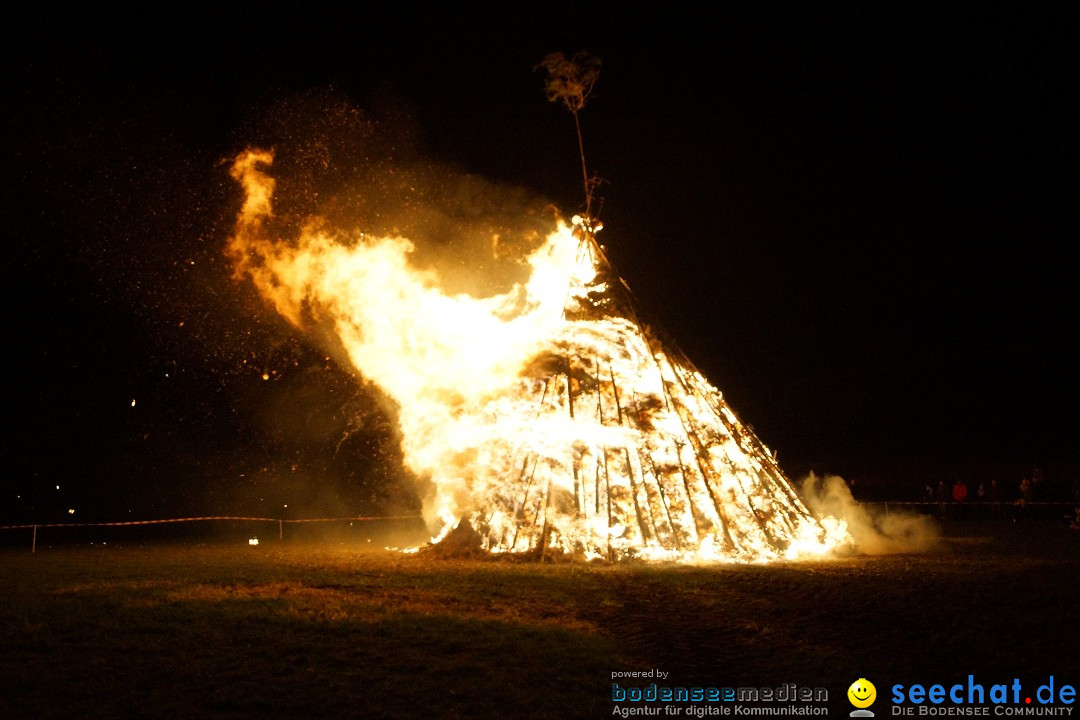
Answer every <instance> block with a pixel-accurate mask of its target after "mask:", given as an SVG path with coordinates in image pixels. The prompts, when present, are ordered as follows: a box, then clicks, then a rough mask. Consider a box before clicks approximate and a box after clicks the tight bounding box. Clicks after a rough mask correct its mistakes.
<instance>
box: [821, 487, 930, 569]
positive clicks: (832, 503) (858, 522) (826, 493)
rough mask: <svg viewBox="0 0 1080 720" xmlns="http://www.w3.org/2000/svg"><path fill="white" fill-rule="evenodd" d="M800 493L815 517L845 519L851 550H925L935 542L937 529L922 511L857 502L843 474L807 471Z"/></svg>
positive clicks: (885, 552) (870, 552)
mask: <svg viewBox="0 0 1080 720" xmlns="http://www.w3.org/2000/svg"><path fill="white" fill-rule="evenodd" d="M801 489H802V495H803V499H805V500H806V504H807V506H808V507H809V508H810V510H811V511H812V512H813V513H814V514H815V515H817V516H818V517H826V516H833V517H836V518H840V519H843V520H845V521H847V526H848V532H850V533H851V537H852V540H853V543H854V545H855V550H856V551H857V552H861V553H865V554H867V555H888V554H897V553H918V552H927V551H929V550H931V549H933V548H934V546H935V545H937V543H938V541H939V539H940V530H939V528H938V526H937V524H936V523H934V521H933V520H932V519H930V518H928V517H926V516H924V515H917V514H913V513H908V512H903V511H901V512H897V511H896V510H889V511H888V512H885V511H884V510H879V509H878V508H876V507H875V508H871V507H868V506H866V505H860V504H859V503H858V502H856V501H855V498H854V497H852V495H851V490H850V489H849V488H848V485H847V483H846V482H845V481H844V479H843V478H841V477H839V476H837V475H826V476H824V477H821V478H819V477H818V476H817V475H815V474H814V473H810V474H809V475H808V476H807V477H805V478H804V479H803V481H802V487H801Z"/></svg>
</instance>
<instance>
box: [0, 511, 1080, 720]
mask: <svg viewBox="0 0 1080 720" xmlns="http://www.w3.org/2000/svg"><path fill="white" fill-rule="evenodd" d="M944 535H945V536H944V538H943V539H942V541H941V543H940V544H939V545H938V546H937V547H936V548H934V549H933V550H931V551H929V552H925V553H918V554H893V555H880V556H869V555H853V556H850V557H845V558H840V559H831V560H824V561H814V562H800V563H776V564H769V565H713V566H696V567H695V566H686V565H675V564H639V563H622V564H616V565H611V564H606V563H569V562H562V563H550V564H535V563H524V562H513V561H506V560H501V561H493V560H482V559H469V560H463V559H444V558H437V557H433V556H432V555H431V554H430V553H423V552H421V553H417V554H403V553H401V552H397V551H392V550H387V549H385V547H384V545H386V544H388V543H390V542H392V541H394V540H395V538H390V537H386V536H381V537H375V538H359V537H358V538H352V539H349V538H344V539H342V538H337V539H322V540H317V539H314V538H307V539H304V538H298V539H291V540H290V539H289V538H286V539H285V540H284V541H278V540H277V539H276V538H273V539H268V540H264V541H263V542H261V543H260V544H259V545H254V546H253V545H249V544H248V543H247V539H246V537H242V536H240V535H237V536H235V537H220V538H216V539H208V538H205V537H201V538H192V539H187V540H185V539H184V538H182V537H175V538H171V539H169V540H167V541H165V540H160V539H158V540H153V541H140V540H139V539H138V538H137V537H128V538H125V539H121V540H116V539H115V538H114V539H113V540H112V541H109V542H107V543H105V544H102V542H95V543H93V544H90V543H89V542H88V541H82V540H80V541H79V542H67V543H60V542H56V543H49V542H43V543H41V544H39V546H38V548H37V551H36V552H34V553H31V552H30V551H29V547H28V546H27V547H22V546H19V547H16V546H10V547H6V548H4V549H2V550H0V572H2V577H3V579H4V580H3V583H4V588H3V601H2V603H0V626H2V628H3V635H2V640H0V658H2V659H0V679H2V682H0V687H2V688H3V690H2V691H0V717H3V718H50V717H64V718H106V717H146V718H153V717H171V718H240V717H244V718H248V717H250V718H602V717H611V716H612V711H613V707H614V705H613V703H612V682H613V680H612V674H613V673H621V672H636V671H648V670H653V669H660V670H662V671H663V672H665V673H668V675H667V680H666V682H667V683H668V684H670V685H687V686H692V685H702V686H727V685H735V686H741V685H748V686H771V687H775V686H779V685H781V684H785V683H796V684H797V685H798V686H800V687H824V688H827V689H828V692H829V702H828V703H827V705H828V707H829V714H830V715H833V716H838V715H839V716H843V717H846V716H847V714H848V712H849V711H850V710H851V709H852V708H851V706H850V705H849V704H848V702H847V699H846V696H845V692H846V689H847V687H848V686H849V685H850V684H851V683H852V682H853V681H854V680H856V679H857V678H863V677H865V678H868V679H870V680H872V681H873V682H874V683H875V684H876V685H877V688H878V693H879V700H878V703H877V705H876V706H875V708H874V709H877V710H878V716H879V717H880V716H884V715H887V714H888V702H887V698H888V694H889V688H890V687H891V686H892V685H893V684H894V683H902V684H911V683H917V682H918V683H924V684H927V685H929V684H933V683H951V682H960V681H964V680H965V679H966V678H967V676H968V675H969V674H974V675H975V676H976V677H977V678H978V679H979V680H980V681H982V682H984V683H986V684H987V685H989V684H990V683H997V682H1001V683H1006V682H1011V681H1012V679H1013V678H1019V679H1020V680H1021V681H1022V682H1023V683H1024V684H1025V688H1027V687H1028V686H1030V687H1032V688H1034V686H1035V685H1037V684H1040V683H1042V682H1045V680H1046V678H1048V677H1049V676H1051V675H1053V676H1054V677H1055V679H1056V682H1057V683H1058V684H1059V685H1060V684H1061V683H1063V682H1070V683H1072V684H1073V685H1077V684H1080V652H1078V651H1077V645H1078V642H1080V619H1078V613H1080V610H1078V609H1080V572H1078V571H1080V536H1078V534H1077V533H1076V532H1071V531H1069V530H1068V529H1067V528H1064V527H1062V526H1061V525H1060V524H1056V523H1049V522H1026V523H1012V522H994V523H989V522H987V523H976V522H966V523H965V522H954V523H952V524H951V525H946V527H945V533H944ZM369 540H370V541H369ZM618 682H621V683H623V684H627V683H628V682H639V681H633V680H631V681H626V680H619V681H618ZM646 682H648V681H646V680H641V681H640V684H645V683H646Z"/></svg>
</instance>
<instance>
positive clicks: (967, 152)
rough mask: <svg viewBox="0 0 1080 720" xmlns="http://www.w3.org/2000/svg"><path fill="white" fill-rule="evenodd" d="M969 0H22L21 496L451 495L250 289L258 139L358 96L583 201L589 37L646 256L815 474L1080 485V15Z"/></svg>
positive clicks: (613, 171) (429, 138)
mask: <svg viewBox="0 0 1080 720" xmlns="http://www.w3.org/2000/svg"><path fill="white" fill-rule="evenodd" d="M942 5H943V7H938V6H935V5H931V4H926V5H920V4H916V5H899V4H887V5H883V4H879V3H874V4H872V7H866V8H864V7H861V6H860V5H857V4H851V5H848V6H843V7H841V6H839V5H824V6H823V5H821V4H803V5H794V4H791V5H789V4H769V3H746V4H719V5H714V6H710V7H709V8H708V9H707V10H706V9H701V10H690V9H686V8H680V7H676V6H669V5H668V4H661V3H656V4H652V3H624V4H621V5H611V6H603V7H599V6H597V7H592V6H590V5H580V4H553V5H546V6H539V5H537V6H530V7H529V8H528V9H507V8H506V6H499V5H493V6H491V7H485V6H482V5H477V4H469V5H463V6H461V7H460V8H459V9H458V11H457V13H456V14H450V13H449V12H448V11H447V10H445V9H438V10H437V8H440V7H441V6H440V5H432V6H427V5H421V4H412V3H394V4H393V5H392V9H383V10H372V9H358V8H357V7H350V8H349V9H347V10H342V9H337V10H330V9H320V8H312V7H311V6H305V9H300V8H299V7H296V8H290V9H287V10H271V9H269V6H265V5H264V6H254V7H252V8H251V9H250V13H247V14H245V13H243V12H241V11H240V10H237V9H233V10H229V11H222V10H220V9H202V8H199V7H198V6H195V5H190V6H183V7H181V8H178V9H176V10H175V11H173V12H171V13H165V12H163V11H161V10H160V9H157V8H155V9H154V11H153V14H152V15H147V14H139V13H135V14H129V13H126V12H124V13H121V12H118V11H117V12H112V11H109V10H107V9H101V8H97V9H94V10H92V11H85V10H84V11H80V12H79V14H77V15H71V14H68V13H61V12H59V11H57V10H51V9H49V8H45V9H42V8H40V7H38V8H36V9H34V10H30V9H28V8H22V9H21V10H20V13H21V15H20V14H18V13H12V17H10V18H9V19H8V20H7V21H5V23H4V26H3V30H2V33H3V37H2V38H0V39H2V44H3V51H2V52H3V75H2V77H3V96H4V112H3V120H2V122H3V125H2V126H0V129H2V131H3V139H4V143H3V151H4V168H5V172H4V185H5V186H4V188H3V200H2V207H3V213H4V214H3V217H4V219H5V222H4V234H5V243H4V247H5V248H6V249H8V251H9V252H10V255H9V256H8V258H7V261H6V262H5V263H3V268H2V273H3V276H2V279H3V287H4V293H5V305H4V306H5V310H6V312H5V313H4V324H5V327H4V333H3V337H4V338H5V339H6V342H5V348H6V352H5V357H6V362H5V365H6V372H5V377H6V379H7V386H8V387H7V392H5V398H4V412H5V416H6V419H7V421H8V428H9V429H8V430H6V431H5V433H4V435H3V441H2V448H3V458H2V460H3V480H2V495H0V521H9V522H11V521H25V520H34V521H38V522H42V521H47V520H51V519H57V518H64V519H70V520H73V521H77V520H80V519H82V520H92V519H100V520H113V519H121V518H123V517H169V516H178V515H182V514H185V513H212V514H229V513H245V514H248V513H250V514H268V515H271V516H280V515H282V514H286V515H287V514H289V513H296V514H298V515H303V514H318V513H327V514H335V513H346V514H353V513H365V512H378V513H387V512H398V511H404V512H408V511H411V510H415V508H416V503H415V498H414V497H413V496H412V494H411V492H410V490H409V484H408V482H407V478H403V477H402V473H401V471H400V470H399V469H398V457H397V453H396V441H395V439H394V437H393V430H392V424H391V423H389V422H387V420H386V418H385V416H384V415H383V414H381V413H380V412H379V411H378V409H377V407H376V405H375V404H374V403H373V402H372V400H371V399H370V396H369V395H367V394H365V393H363V392H360V391H359V390H358V387H359V385H358V383H357V381H356V379H355V378H353V377H351V376H350V375H349V374H348V372H347V371H345V370H343V369H342V368H340V367H338V366H336V365H335V364H334V362H333V361H332V360H328V359H326V355H325V353H324V352H323V351H322V350H321V349H319V348H318V347H316V346H314V345H313V344H311V343H309V342H308V341H307V340H305V339H304V338H300V337H298V336H297V334H296V333H294V332H292V331H291V330H290V329H289V328H288V327H286V326H285V325H284V323H283V322H281V321H280V320H277V319H275V318H273V317H270V316H269V315H268V313H266V312H265V311H263V310H262V309H261V307H260V306H259V304H258V303H257V301H256V300H255V298H254V297H253V294H252V293H251V291H250V288H245V287H243V286H241V285H239V284H237V283H234V282H232V281H231V280H230V278H229V269H228V267H227V265H226V263H225V261H224V258H223V257H222V248H223V245H224V242H225V239H226V237H227V235H228V232H229V224H230V221H231V218H232V217H233V216H234V215H235V212H236V209H237V208H238V204H239V193H238V190H237V189H236V188H235V187H234V185H233V183H232V181H231V180H230V179H229V177H228V172H227V170H228V164H227V159H228V158H229V157H231V156H232V155H233V154H235V153H236V152H237V151H239V150H240V149H242V148H243V147H244V145H245V144H246V143H247V142H250V139H249V137H247V136H246V131H247V129H248V128H249V127H251V126H252V125H253V124H254V123H257V118H259V117H260V115H261V114H262V113H264V112H266V111H267V109H268V108H274V107H279V106H280V103H282V102H288V101H289V100H290V98H295V97H298V96H306V97H310V96H311V94H312V93H315V94H319V93H331V94H333V95H334V97H337V98H346V99H347V100H348V102H350V103H354V104H355V106H356V107H357V108H361V109H362V110H363V111H364V112H369V113H372V114H373V116H375V115H378V116H380V117H383V118H386V117H393V118H396V122H399V123H400V124H401V125H402V127H403V130H402V133H403V134H407V135H408V137H409V138H410V140H409V142H410V143H414V144H415V147H416V148H417V150H416V152H419V153H422V154H423V155H424V156H425V157H430V158H431V159H433V160H435V161H438V162H440V163H445V164H447V165H448V166H450V167H453V168H455V169H456V170H457V171H460V172H462V173H469V174H474V175H476V176H479V177H482V178H486V179H487V180H489V181H491V182H493V183H498V184H505V185H507V186H514V187H520V188H525V189H526V190H527V191H528V192H530V193H535V194H537V195H540V196H543V197H545V198H548V199H550V200H551V201H553V202H554V203H555V204H556V205H558V206H559V207H561V208H563V209H564V210H565V211H566V212H567V214H571V213H572V212H574V211H576V210H577V209H578V207H579V205H580V204H581V196H580V166H579V161H578V158H577V147H576V141H575V138H574V134H573V124H572V121H571V118H570V116H569V114H568V113H566V111H565V110H562V109H561V108H559V107H558V106H556V105H554V104H551V103H548V102H547V101H546V100H545V97H544V93H543V82H542V81H543V77H542V74H541V73H538V72H536V71H535V70H534V65H535V64H536V63H537V62H538V61H539V60H540V59H541V58H542V57H543V56H544V55H545V54H547V53H549V52H551V51H555V50H559V51H563V52H566V53H573V52H575V51H577V50H587V51H589V52H591V53H593V54H594V55H596V56H598V57H600V58H601V60H602V61H603V70H602V72H601V76H600V80H599V83H598V84H597V86H596V88H595V92H594V94H593V96H592V97H591V98H590V99H589V103H588V105H587V106H586V108H585V109H584V111H583V112H582V115H581V119H582V122H583V128H584V132H585V142H586V151H587V154H588V156H589V163H590V165H591V167H592V169H593V171H594V172H596V173H597V174H599V175H600V176H601V177H602V178H603V179H604V180H605V184H604V185H603V186H602V190H601V195H602V196H603V206H602V210H601V219H602V220H603V221H604V224H605V226H606V227H605V230H604V232H603V234H602V237H601V239H602V240H603V242H604V243H605V244H606V246H607V248H608V252H609V254H610V256H611V259H612V260H613V261H614V263H615V265H616V266H617V267H618V268H619V270H620V271H621V273H622V274H623V276H624V277H625V278H626V280H627V281H628V283H629V284H630V286H631V287H632V288H633V289H634V290H635V292H636V294H637V296H638V297H639V299H640V300H641V302H642V304H643V306H644V310H645V312H646V313H647V314H648V315H650V316H651V317H653V318H654V319H655V320H656V321H657V322H658V323H659V324H660V325H662V326H663V327H664V328H666V330H667V331H668V332H669V334H670V335H672V336H673V337H674V338H675V339H676V341H677V342H678V343H679V345H680V346H681V347H682V349H683V350H684V351H685V352H686V353H687V354H688V355H689V356H690V358H691V359H693V360H694V362H695V363H696V364H697V365H698V366H699V368H700V369H701V370H702V371H703V372H704V373H705V374H706V376H707V377H709V378H710V379H711V380H712V381H713V382H714V384H716V385H717V386H718V387H719V388H720V389H721V390H722V391H724V393H725V394H726V396H727V398H728V399H729V400H730V402H731V404H732V406H733V407H734V408H735V410H736V411H737V412H738V413H739V414H740V415H741V416H742V418H743V419H744V420H745V421H747V422H749V423H750V424H751V425H752V426H753V427H754V428H755V429H756V431H757V432H758V434H759V435H760V436H761V438H762V439H763V440H764V441H765V442H766V443H767V444H768V445H769V446H771V447H773V448H775V449H776V450H777V451H778V454H779V459H780V461H781V464H782V465H783V466H784V467H785V469H786V470H787V471H788V473H789V474H790V475H792V476H793V477H796V478H797V477H800V476H801V475H803V474H804V473H806V472H808V471H810V470H813V471H816V472H818V473H837V474H840V475H842V476H844V477H845V478H847V479H848V480H849V482H852V483H854V484H855V487H856V495H857V496H860V495H861V496H863V497H867V498H873V497H888V498H892V499H909V498H915V497H918V496H919V494H920V493H921V489H922V487H923V485H924V483H925V482H927V481H936V480H938V479H945V480H946V481H948V482H951V480H952V479H954V478H957V477H963V478H964V479H966V480H967V481H968V482H969V484H972V485H974V484H975V483H977V482H978V481H979V480H990V479H997V480H998V481H999V482H1001V483H1003V484H1005V486H1006V487H1008V488H1013V487H1015V485H1016V483H1017V482H1018V481H1019V479H1020V478H1021V477H1023V476H1025V475H1029V474H1031V473H1032V472H1033V471H1034V470H1035V469H1036V468H1038V469H1039V470H1040V471H1041V472H1042V473H1043V475H1044V476H1045V478H1046V480H1047V481H1048V483H1047V486H1048V487H1049V488H1050V489H1051V490H1053V491H1054V492H1055V493H1059V494H1062V495H1064V494H1067V493H1068V492H1070V491H1071V488H1072V487H1073V486H1074V484H1075V482H1076V480H1077V478H1078V477H1080V450H1078V444H1077V437H1078V431H1080V423H1078V422H1077V412H1076V407H1077V400H1078V393H1077V383H1076V382H1075V380H1074V373H1075V369H1076V367H1077V365H1078V360H1080V357H1078V352H1077V349H1076V342H1075V338H1076V337H1077V331H1078V326H1077V313H1076V309H1077V303H1076V300H1075V296H1076V293H1075V289H1074V285H1075V281H1076V276H1077V273H1076V271H1075V266H1074V264H1073V259H1072V255H1073V252H1074V251H1073V248H1072V247H1071V246H1072V245H1074V244H1075V242H1076V240H1077V238H1078V237H1080V234H1078V232H1077V230H1078V227H1077V226H1078V223H1077V219H1076V218H1077V212H1076V208H1077V199H1078V194H1077V190H1078V187H1077V168H1078V165H1077V154H1076V151H1075V149H1076V148H1075V145H1076V144H1075V136H1076V128H1077V127H1078V126H1080V125H1078V123H1077V115H1076V113H1075V110H1074V109H1073V105H1074V102H1073V101H1074V99H1075V98H1074V96H1075V93H1076V73H1075V70H1076V62H1075V49H1074V38H1075V37H1076V31H1077V30H1078V29H1080V28H1078V23H1077V22H1076V20H1077V18H1076V16H1075V11H1070V10H1068V9H1064V8H1065V5H1066V4H1060V5H1056V4H1055V5H1052V6H1051V5H1047V6H1043V7H1036V8H1034V9H1033V8H1032V7H1030V6H1029V5H1027V4H1020V3H1017V4H1013V5H1005V4H993V3H947V4H942ZM695 7H697V5H695ZM1059 7H1060V8H1062V9H1057V8H1059ZM388 108H389V110H388ZM264 373H265V374H268V375H269V376H270V378H271V379H270V380H268V381H264V380H263V378H262V376H263V374H264ZM133 400H134V401H135V404H134V405H132V401H133ZM56 486H60V489H59V490H57V489H56ZM286 505H288V507H284V506H286ZM69 508H70V509H74V510H75V511H76V512H75V514H74V515H70V514H69V513H68V509H69Z"/></svg>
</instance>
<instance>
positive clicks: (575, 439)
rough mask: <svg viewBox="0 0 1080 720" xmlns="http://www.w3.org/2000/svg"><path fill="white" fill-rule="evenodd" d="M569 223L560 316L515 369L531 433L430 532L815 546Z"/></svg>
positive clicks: (506, 540) (604, 262)
mask: <svg viewBox="0 0 1080 720" xmlns="http://www.w3.org/2000/svg"><path fill="white" fill-rule="evenodd" d="M576 220H579V222H578V223H577V225H576V231H575V235H576V237H577V238H578V239H579V245H578V257H577V269H576V271H575V272H574V273H573V275H572V277H571V279H570V281H569V286H568V288H567V293H566V302H565V306H564V308H563V319H564V323H563V326H562V328H561V329H560V330H559V331H558V332H557V333H556V336H555V337H553V338H552V339H551V341H550V342H549V343H547V344H546V347H547V350H545V351H544V352H542V353H540V354H539V355H538V356H536V357H535V358H534V359H533V360H532V362H531V363H529V365H528V366H527V367H526V368H525V369H524V370H523V371H522V373H521V379H522V383H524V384H525V385H526V386H527V387H529V388H531V392H532V393H533V394H534V395H535V418H532V419H531V421H532V422H535V424H536V426H537V428H543V427H551V428H552V430H551V431H550V432H547V433H545V432H544V431H542V430H538V431H537V432H536V433H534V434H533V437H534V438H537V439H535V440H531V441H527V442H518V443H517V444H516V445H515V444H508V445H506V446H504V447H501V448H498V449H495V450H493V452H498V453H508V454H509V455H510V456H512V461H511V462H506V460H505V459H504V463H505V464H502V463H500V464H502V466H503V467H507V468H513V472H511V474H510V476H509V477H505V478H503V481H502V482H499V483H497V484H494V483H493V484H488V486H487V487H488V489H487V491H486V492H482V493H480V495H479V496H477V497H474V498H473V505H472V508H471V510H470V511H469V512H467V513H466V514H465V515H463V516H462V519H461V522H459V523H458V524H457V526H456V528H455V529H454V530H452V531H450V532H449V533H448V534H446V535H445V536H444V538H442V542H446V543H447V545H450V546H452V545H453V544H454V543H455V542H466V543H473V544H476V545H478V546H479V547H480V548H482V549H483V550H485V551H489V552H494V553H521V554H533V555H537V556H539V557H541V558H547V557H556V556H571V557H581V556H584V557H589V558H606V559H609V560H620V559H626V558H634V557H644V558H652V559H695V560H703V561H710V560H734V561H751V562H752V561H764V560H773V559H779V558H785V557H793V556H796V555H798V554H801V553H803V552H815V551H816V552H823V551H824V550H826V549H827V547H828V546H829V544H830V541H829V539H828V538H827V537H826V532H825V529H824V528H823V526H822V525H821V524H820V523H819V521H818V520H817V519H816V518H815V517H814V516H813V515H812V514H811V513H810V511H809V510H808V509H807V507H806V505H805V504H804V503H803V502H802V500H801V499H800V497H799V495H798V493H797V492H796V491H795V489H794V487H793V486H792V483H791V482H790V481H789V480H788V478H787V477H786V476H785V475H784V473H783V472H782V470H781V469H780V467H779V465H778V464H777V461H776V456H775V454H774V453H773V452H772V451H771V450H770V449H769V448H767V447H766V446H765V445H764V444H763V443H762V442H761V441H760V440H759V439H758V438H757V436H756V435H755V434H754V432H753V431H752V430H751V429H750V428H748V427H747V426H746V425H744V424H743V423H742V422H741V421H740V420H739V418H738V417H737V416H736V415H735V413H734V412H733V411H732V409H731V408H730V407H729V406H728V404H727V403H726V402H725V400H724V398H723V395H722V394H721V393H720V391H719V390H717V389H716V388H715V387H714V386H713V385H711V384H710V383H709V382H708V380H706V378H705V377H704V376H702V374H701V373H700V372H699V371H698V370H697V369H696V368H695V367H694V366H693V364H692V363H691V362H690V361H689V359H687V358H686V357H685V356H684V355H683V354H682V353H680V352H679V351H678V350H676V349H675V348H674V347H673V345H672V344H670V343H666V342H664V341H662V339H661V338H660V337H659V336H658V334H657V333H655V332H654V331H653V329H652V328H650V327H649V326H647V325H645V324H644V323H642V322H641V320H640V319H639V316H638V312H637V310H636V309H635V303H634V302H633V298H632V295H631V292H630V290H629V288H628V286H627V285H626V284H625V283H624V282H623V281H622V279H621V278H620V277H619V276H618V274H617V273H616V272H615V271H614V269H613V267H612V265H611V263H610V262H609V261H608V259H607V257H606V256H605V254H604V251H603V248H602V247H601V246H600V245H599V244H598V243H597V241H596V237H595V232H594V229H593V228H592V227H591V225H590V222H589V221H588V220H587V219H586V220H580V219H578V218H576Z"/></svg>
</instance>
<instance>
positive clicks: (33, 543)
mask: <svg viewBox="0 0 1080 720" xmlns="http://www.w3.org/2000/svg"><path fill="white" fill-rule="evenodd" d="M36 552H37V525H35V526H34V534H33V536H31V538H30V553H31V554H33V553H36Z"/></svg>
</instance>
